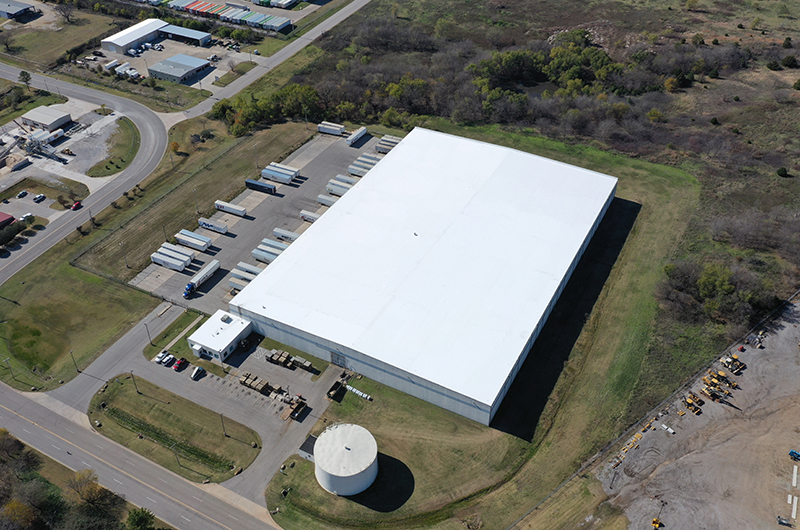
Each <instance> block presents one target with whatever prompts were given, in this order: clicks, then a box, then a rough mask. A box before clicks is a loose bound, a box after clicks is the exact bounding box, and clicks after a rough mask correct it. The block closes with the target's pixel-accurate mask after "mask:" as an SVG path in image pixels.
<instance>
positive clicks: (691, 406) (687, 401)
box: [683, 396, 702, 415]
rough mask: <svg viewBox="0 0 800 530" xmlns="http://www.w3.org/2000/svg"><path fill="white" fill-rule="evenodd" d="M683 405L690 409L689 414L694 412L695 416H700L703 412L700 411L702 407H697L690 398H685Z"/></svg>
mask: <svg viewBox="0 0 800 530" xmlns="http://www.w3.org/2000/svg"><path fill="white" fill-rule="evenodd" d="M683 404H684V405H685V406H686V408H687V409H689V412H693V413H694V414H695V415H697V414H700V412H702V411H701V410H700V407H698V406H697V405H695V404H694V401H692V400H691V399H690V398H688V397H686V396H684V397H683Z"/></svg>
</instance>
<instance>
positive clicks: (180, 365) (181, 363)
mask: <svg viewBox="0 0 800 530" xmlns="http://www.w3.org/2000/svg"><path fill="white" fill-rule="evenodd" d="M187 364H189V361H187V360H186V357H181V358H180V359H178V362H176V363H175V366H173V367H172V369H173V370H175V371H176V372H180V371H181V370H183V368H184V367H185V366H186V365H187Z"/></svg>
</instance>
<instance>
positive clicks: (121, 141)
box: [86, 117, 141, 177]
mask: <svg viewBox="0 0 800 530" xmlns="http://www.w3.org/2000/svg"><path fill="white" fill-rule="evenodd" d="M140 143H141V136H140V135H139V129H138V128H136V125H134V123H133V122H132V121H131V120H130V119H128V118H125V117H122V118H120V119H118V120H117V130H116V131H114V133H113V134H112V135H111V137H110V138H109V139H108V146H109V147H108V158H106V159H105V160H103V161H102V162H98V163H97V164H95V165H94V166H92V167H91V168H90V169H89V171H87V172H86V174H87V175H88V176H90V177H107V176H109V175H113V174H115V173H119V172H120V171H123V170H124V169H125V168H126V167H128V166H129V165H130V163H131V162H132V161H133V158H134V157H135V156H136V153H138V152H139V144H140Z"/></svg>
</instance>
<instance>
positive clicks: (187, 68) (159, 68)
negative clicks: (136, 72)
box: [147, 53, 211, 83]
mask: <svg viewBox="0 0 800 530" xmlns="http://www.w3.org/2000/svg"><path fill="white" fill-rule="evenodd" d="M208 68H211V63H210V62H208V61H207V60H205V59H198V58H197V57H191V56H189V55H184V54H182V53H180V54H178V55H174V56H172V57H170V58H169V59H166V60H163V61H161V62H160V63H156V64H154V65H153V66H150V67H148V68H147V72H148V73H149V74H150V77H155V78H156V79H161V80H164V81H172V82H173V83H183V82H184V81H186V80H187V79H189V78H190V77H192V76H194V75H196V74H198V73H200V72H202V71H203V70H206V69H208Z"/></svg>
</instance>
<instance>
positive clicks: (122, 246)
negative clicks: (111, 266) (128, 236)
mask: <svg viewBox="0 0 800 530" xmlns="http://www.w3.org/2000/svg"><path fill="white" fill-rule="evenodd" d="M123 243H124V241H123V242H122V243H120V244H119V248H120V249H121V250H122V257H123V258H125V268H126V269H130V268H131V266H130V265H128V255H127V254H125V246H124V245H123Z"/></svg>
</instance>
